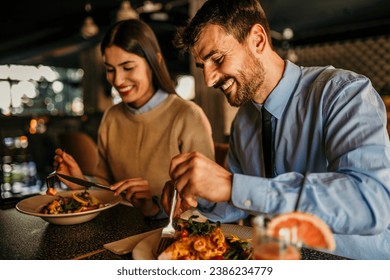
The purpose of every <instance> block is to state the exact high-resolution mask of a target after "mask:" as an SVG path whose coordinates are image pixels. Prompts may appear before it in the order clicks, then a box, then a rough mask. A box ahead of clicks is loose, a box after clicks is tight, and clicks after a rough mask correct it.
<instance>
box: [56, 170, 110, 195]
mask: <svg viewBox="0 0 390 280" xmlns="http://www.w3.org/2000/svg"><path fill="white" fill-rule="evenodd" d="M55 175H57V176H58V177H61V178H63V179H65V180H67V181H69V182H72V183H75V184H77V185H80V186H83V187H85V188H86V189H89V188H90V187H96V188H99V189H104V190H107V191H113V190H111V189H110V188H109V187H108V186H104V185H101V184H98V183H94V182H90V181H86V180H83V179H79V178H76V177H71V176H68V175H65V174H61V173H58V172H57V173H56V174H55Z"/></svg>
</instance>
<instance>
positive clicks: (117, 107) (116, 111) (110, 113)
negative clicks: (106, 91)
mask: <svg viewBox="0 0 390 280" xmlns="http://www.w3.org/2000/svg"><path fill="white" fill-rule="evenodd" d="M123 112H124V103H123V102H120V103H117V104H114V105H111V106H109V107H108V108H107V109H105V110H104V113H103V117H102V121H103V120H108V119H112V118H116V116H118V115H121V114H122V113H123Z"/></svg>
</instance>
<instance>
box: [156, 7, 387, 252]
mask: <svg viewBox="0 0 390 280" xmlns="http://www.w3.org/2000/svg"><path fill="white" fill-rule="evenodd" d="M175 43H176V45H177V46H178V47H179V48H181V49H183V50H184V51H190V52H191V54H192V55H193V57H194V59H195V62H196V65H197V67H199V68H201V69H202V70H203V73H204V79H205V82H206V84H207V85H208V86H210V87H215V88H219V89H221V91H222V92H223V93H224V94H225V95H226V97H227V99H228V101H229V103H230V104H231V105H233V106H239V107H240V108H239V111H238V112H237V115H236V118H235V120H234V122H233V124H232V129H231V138H230V144H229V145H230V148H229V153H228V159H227V163H228V169H229V171H227V170H225V169H223V168H222V167H220V166H218V165H217V164H216V163H214V162H212V161H210V160H208V159H207V158H206V157H204V156H203V155H201V154H199V153H186V154H180V155H178V156H176V157H174V158H173V159H172V162H171V167H170V176H171V178H172V182H174V184H175V186H176V188H177V190H178V192H179V194H180V198H181V199H180V201H179V203H180V207H181V208H182V209H187V208H189V207H198V209H199V210H200V211H201V212H202V213H203V214H205V215H206V216H207V217H208V218H209V219H211V220H215V221H216V220H219V221H222V222H232V221H236V220H238V219H241V218H244V217H246V216H247V215H248V214H259V213H267V214H268V215H270V216H271V217H272V216H273V215H276V214H279V213H283V212H291V211H294V210H298V211H303V212H311V213H313V214H315V215H317V216H319V217H320V218H321V219H322V220H324V221H325V222H326V223H327V224H328V225H329V226H330V227H331V229H332V231H333V232H334V234H335V239H336V244H337V249H336V251H335V253H336V254H338V255H342V256H345V257H349V258H356V259H390V246H389V242H390V227H389V224H390V143H389V137H388V133H387V130H386V111H385V107H384V104H383V102H382V100H381V98H380V96H379V95H378V93H377V92H376V91H375V90H374V88H373V87H372V85H371V83H370V81H369V80H368V79H367V78H366V77H364V76H362V75H358V74H356V73H353V72H350V71H345V70H340V69H335V68H333V67H331V66H329V67H299V66H297V65H295V64H293V63H292V62H290V61H287V60H283V59H282V58H281V57H280V56H279V55H278V54H277V53H276V52H275V50H274V49H273V47H272V44H271V38H270V29H269V26H268V23H267V19H266V16H265V14H264V11H263V10H262V8H261V6H260V4H259V3H258V1H257V0H245V1H241V0H240V1H238V0H237V1H234V0H225V1H219V0H209V1H207V2H206V3H205V4H204V5H203V7H202V8H201V9H200V10H199V11H198V12H197V14H196V15H195V17H194V18H193V19H192V20H191V22H190V23H189V24H188V26H186V27H184V28H183V29H181V30H179V31H178V34H177V37H176V41H175ZM265 109H266V110H267V111H269V112H270V113H271V115H272V117H271V123H272V143H271V146H270V147H267V148H265V151H271V155H272V156H271V159H270V160H268V161H265V160H264V159H263V140H262V134H263V128H262V118H263V117H262V112H263V111H265ZM269 161H270V164H271V165H270V166H271V174H270V175H268V176H266V172H265V165H266V166H268V162H269ZM168 186H169V184H167V186H166V189H165V191H164V195H163V199H162V202H163V204H164V205H165V208H166V209H167V205H168V193H169V191H168V190H169V188H168ZM302 188H303V189H302ZM301 189H302V195H301V197H300V200H299V201H300V202H299V205H298V207H297V208H296V203H297V200H298V197H299V193H300V190H301Z"/></svg>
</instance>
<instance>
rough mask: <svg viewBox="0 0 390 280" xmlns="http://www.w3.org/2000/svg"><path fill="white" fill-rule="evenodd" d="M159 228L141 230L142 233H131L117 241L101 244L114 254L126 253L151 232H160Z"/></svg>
mask: <svg viewBox="0 0 390 280" xmlns="http://www.w3.org/2000/svg"><path fill="white" fill-rule="evenodd" d="M161 230H162V229H161V228H158V229H154V230H151V231H147V232H143V233H140V234H136V235H132V236H129V237H126V238H123V239H121V240H118V241H114V242H111V243H107V244H104V245H103V246H104V248H106V249H107V250H109V251H111V252H113V253H114V254H117V255H124V254H128V253H130V252H132V251H133V249H134V248H135V246H136V245H137V244H138V243H139V242H140V241H142V240H143V239H145V238H146V237H148V236H149V235H151V234H153V233H155V232H161Z"/></svg>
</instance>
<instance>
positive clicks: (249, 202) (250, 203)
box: [244, 199, 252, 207]
mask: <svg viewBox="0 0 390 280" xmlns="http://www.w3.org/2000/svg"><path fill="white" fill-rule="evenodd" d="M251 205H252V202H251V201H250V200H249V199H248V200H245V201H244V206H245V207H250V206H251Z"/></svg>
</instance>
